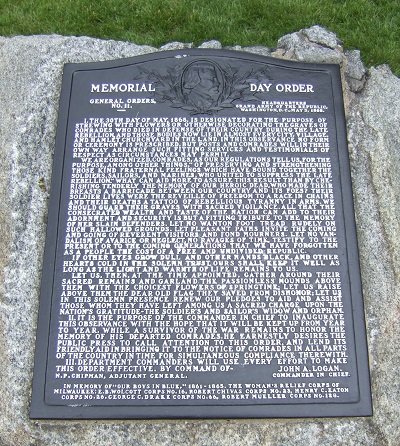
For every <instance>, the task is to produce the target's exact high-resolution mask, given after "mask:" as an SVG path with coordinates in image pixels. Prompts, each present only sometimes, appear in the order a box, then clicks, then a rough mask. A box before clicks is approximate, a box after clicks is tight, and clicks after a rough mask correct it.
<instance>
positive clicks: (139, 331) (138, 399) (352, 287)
mask: <svg viewBox="0 0 400 446" xmlns="http://www.w3.org/2000/svg"><path fill="white" fill-rule="evenodd" d="M371 412H372V405H371V394H370V384H369V371H368V355H367V345H366V333H365V323H364V311H363V300H362V292H361V282H360V270H359V260H358V252H357V241H356V231H355V222H354V210H353V202H352V190H351V181H350V170H349V160H348V153H347V144H346V128H345V118H344V110H343V99H342V90H341V83H340V73H339V68H338V66H335V65H322V64H305V63H298V62H288V61H283V60H278V59H272V58H266V57H262V56H256V55H251V54H246V53H239V52H230V51H219V50H217V51H215V50H207V49H204V50H201V49H197V50H182V51H170V52H160V53H153V54H150V55H146V56H140V57H135V58H131V59H125V60H118V61H111V62H100V63H87V64H71V65H66V66H65V70H64V80H63V87H62V96H61V103H60V116H59V123H58V133H57V142H56V152H55V159H54V170H53V179H52V185H51V198H50V209H49V222H48V233H47V242H46V250H45V258H44V268H43V278H42V289H41V302H40V310H39V322H38V334H37V348H36V357H35V371H34V381H33V396H32V407H31V416H32V418H62V419H78V418H85V419H89V418H98V419H105V418H108V419H113V418H122V419H128V418H239V417H240V418H251V417H253V418H254V417H330V416H367V415H371Z"/></svg>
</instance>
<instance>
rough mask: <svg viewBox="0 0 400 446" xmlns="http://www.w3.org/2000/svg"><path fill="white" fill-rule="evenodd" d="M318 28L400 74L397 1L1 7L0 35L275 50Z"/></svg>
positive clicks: (16, 2)
mask: <svg viewBox="0 0 400 446" xmlns="http://www.w3.org/2000/svg"><path fill="white" fill-rule="evenodd" d="M315 24H319V25H322V26H324V27H326V28H328V29H330V30H332V31H334V32H335V33H336V34H337V35H338V37H339V38H340V39H342V41H343V44H344V47H345V49H353V48H358V49H360V50H361V54H362V59H363V61H364V63H365V64H366V65H367V66H371V65H378V64H383V63H387V64H389V65H390V67H391V68H392V70H393V71H394V72H395V73H396V74H397V75H399V74H400V45H399V44H400V3H399V1H398V0H196V1H194V0H0V35H3V36H12V35H18V34H22V35H30V34H53V33H55V34H62V35H76V36H81V35H86V36H92V37H98V38H102V39H115V40H126V41H131V42H135V43H138V44H148V45H153V46H160V45H162V44H164V43H167V42H171V41H174V40H178V41H182V42H194V44H195V45H199V44H200V43H202V42H204V41H205V40H210V39H217V40H220V41H221V43H222V44H223V45H224V46H227V45H235V44H239V45H242V46H248V45H265V46H270V47H275V46H276V44H277V40H278V38H279V37H281V36H283V35H284V34H287V33H290V32H294V31H298V30H299V29H301V28H307V27H309V26H312V25H315Z"/></svg>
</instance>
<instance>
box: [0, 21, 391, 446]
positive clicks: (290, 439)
mask: <svg viewBox="0 0 400 446" xmlns="http://www.w3.org/2000/svg"><path fill="white" fill-rule="evenodd" d="M187 47H188V46H187V44H181V43H173V44H170V45H166V46H164V47H162V49H163V50H166V49H172V48H174V49H175V48H179V49H184V48H187ZM240 48H241V47H237V49H240ZM246 50H248V49H246ZM152 51H156V49H155V48H151V47H147V46H137V45H134V44H130V43H125V42H113V41H100V40H95V39H90V38H83V37H82V38H75V37H60V36H32V37H15V38H0V62H1V63H0V103H1V107H0V163H1V169H0V207H1V212H0V274H1V279H2V281H1V288H0V293H1V302H0V306H1V312H0V336H1V339H2V342H1V343H0V444H1V445H4V446H27V445H30V446H33V445H38V446H39V445H41V446H42V445H44V446H46V445H48V446H50V445H51V446H61V445H62V446H65V445H77V446H81V445H82V446H83V445H85V446H86V445H98V446H109V445H111V444H123V445H138V446H139V445H140V446H149V445H174V446H176V445H207V446H222V445H231V444H238V445H254V446H259V445H288V446H294V445H297V446H298V445H307V446H320V445H332V446H333V445H346V446H347V445H348V446H351V445H354V446H359V445H374V446H380V445H382V446H383V445H392V446H396V445H398V444H399V434H400V417H399V414H400V385H399V378H398V370H399V369H400V348H399V347H400V346H399V340H400V324H399V321H400V291H399V290H400V288H399V280H400V268H399V256H400V236H399V235H400V200H399V197H400V190H399V189H400V178H399V177H400V135H399V128H400V80H399V79H398V78H397V77H395V76H394V75H393V74H392V73H391V71H390V69H389V68H388V67H386V66H381V67H377V68H371V69H369V70H367V71H366V70H365V68H364V67H363V65H362V63H361V60H360V55H359V52H354V51H353V52H344V51H343V49H342V47H341V44H340V41H339V40H338V39H337V37H336V36H335V35H334V34H333V33H331V32H329V31H327V30H325V29H323V28H320V27H312V28H310V29H308V30H301V31H299V32H298V33H294V34H291V35H288V36H284V37H282V39H280V40H279V43H278V48H277V49H276V50H275V52H274V53H273V54H274V56H276V57H284V58H289V59H294V60H301V61H309V62H329V63H339V64H340V65H341V68H342V72H343V80H344V84H343V88H344V94H345V102H346V109H347V121H348V139H349V150H350V158H351V167H352V181H353V189H354V198H355V211H356V219H357V230H358V237H359V245H360V258H361V270H362V279H363V289H364V300H365V309H366V318H367V332H368V341H369V349H370V365H371V379H372V390H373V402H374V416H373V417H370V418H336V419H331V418H322V419H293V420H274V419H266V420H215V421H210V420H198V421H185V420H178V421H171V420H160V421H117V422H103V421H86V422H85V421H83V422H78V421H52V422H51V421H44V422H42V421H40V422H36V421H31V420H29V402H30V392H31V380H32V369H33V355H34V342H35V334H36V317H37V308H38V299H39V286H40V275H41V263H42V257H43V249H44V240H45V231H46V213H47V203H48V194H49V189H50V179H51V168H52V154H53V150H54V138H55V129H56V119H57V108H58V100H59V94H60V83H61V73H62V66H63V64H64V63H66V62H85V61H95V60H106V59H118V58H123V57H129V56H134V55H138V54H144V53H148V52H152ZM266 51H267V53H269V51H270V50H269V49H266ZM353 80H354V82H353ZM355 81H357V82H355ZM42 177H43V180H40V179H41V178H42ZM39 181H40V182H41V183H43V182H44V184H45V187H46V190H44V188H43V187H39Z"/></svg>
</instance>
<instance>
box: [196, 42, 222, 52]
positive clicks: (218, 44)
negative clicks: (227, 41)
mask: <svg viewBox="0 0 400 446" xmlns="http://www.w3.org/2000/svg"><path fill="white" fill-rule="evenodd" d="M199 48H211V49H214V50H220V49H221V48H222V44H221V42H220V41H218V40H208V41H207V42H203V43H202V44H201V45H199Z"/></svg>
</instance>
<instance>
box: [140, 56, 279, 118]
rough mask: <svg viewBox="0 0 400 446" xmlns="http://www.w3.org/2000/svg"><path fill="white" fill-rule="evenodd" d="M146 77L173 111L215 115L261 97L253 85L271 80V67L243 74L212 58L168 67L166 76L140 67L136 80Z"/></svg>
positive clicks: (254, 69)
mask: <svg viewBox="0 0 400 446" xmlns="http://www.w3.org/2000/svg"><path fill="white" fill-rule="evenodd" d="M143 76H146V78H147V79H149V80H151V81H152V82H153V83H154V84H155V85H156V87H157V88H156V92H155V93H154V95H155V98H156V99H157V101H158V102H165V101H169V102H171V103H172V107H173V108H181V109H183V110H187V111H189V112H190V114H198V113H204V114H215V113H217V112H219V111H221V110H224V109H225V108H233V107H235V105H234V102H235V101H237V100H241V101H245V102H247V101H255V100H257V99H258V98H257V95H256V94H255V93H254V92H251V91H250V88H249V84H250V83H256V82H265V81H268V80H270V79H271V76H270V74H269V70H268V67H267V68H265V67H263V68H251V69H249V70H248V71H246V72H240V70H239V69H238V68H234V67H232V66H230V65H228V64H224V66H223V67H222V64H219V63H217V62H214V61H212V60H209V59H197V60H195V61H192V62H189V63H187V64H186V65H176V66H174V67H169V68H166V73H165V74H162V73H160V72H159V71H156V70H146V69H144V68H140V75H139V76H137V77H136V78H135V80H137V79H140V78H142V77H143Z"/></svg>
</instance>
